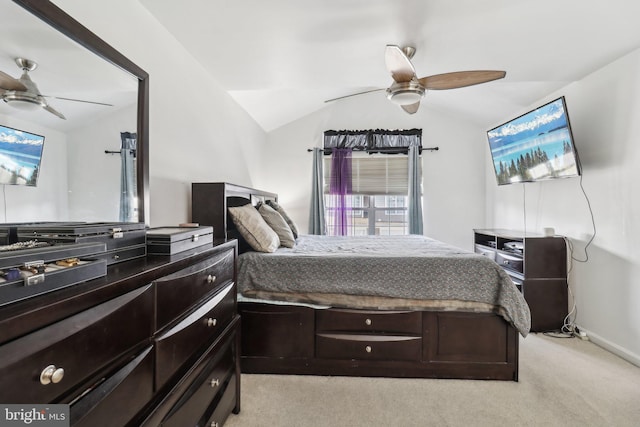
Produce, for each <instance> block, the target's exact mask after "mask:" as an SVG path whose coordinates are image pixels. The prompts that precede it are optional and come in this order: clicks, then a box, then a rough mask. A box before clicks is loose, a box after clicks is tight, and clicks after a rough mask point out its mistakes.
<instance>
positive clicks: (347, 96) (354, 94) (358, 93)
mask: <svg viewBox="0 0 640 427" xmlns="http://www.w3.org/2000/svg"><path fill="white" fill-rule="evenodd" d="M381 90H386V88H378V89H371V90H365V91H363V92H357V93H352V94H350V95H344V96H339V97H337V98H331V99H327V100H326V101H324V102H332V101H337V100H339V99H344V98H350V97H352V96H358V95H364V94H365V93H371V92H378V91H381Z"/></svg>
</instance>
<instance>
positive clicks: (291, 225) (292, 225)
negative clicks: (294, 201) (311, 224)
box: [266, 200, 298, 239]
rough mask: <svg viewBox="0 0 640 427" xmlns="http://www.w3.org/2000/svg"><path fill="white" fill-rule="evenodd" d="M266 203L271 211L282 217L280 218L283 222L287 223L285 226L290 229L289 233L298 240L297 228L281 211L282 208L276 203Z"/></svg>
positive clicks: (269, 201)
mask: <svg viewBox="0 0 640 427" xmlns="http://www.w3.org/2000/svg"><path fill="white" fill-rule="evenodd" d="M266 203H267V204H268V205H269V206H271V207H272V208H273V209H275V210H276V211H277V212H278V213H279V214H280V215H282V218H284V220H285V221H287V224H289V228H290V229H291V232H292V233H293V237H295V238H296V239H297V238H298V227H297V226H296V224H295V223H294V222H293V220H292V219H291V218H290V217H289V215H287V213H286V212H285V211H284V209H282V206H280V205H279V204H278V203H277V202H275V201H273V200H267V201H266Z"/></svg>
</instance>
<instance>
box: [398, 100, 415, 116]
mask: <svg viewBox="0 0 640 427" xmlns="http://www.w3.org/2000/svg"><path fill="white" fill-rule="evenodd" d="M400 107H402V109H403V110H404V111H406V112H407V113H409V114H415V113H416V112H418V108H420V101H418V102H416V103H415V104H409V105H401V106H400Z"/></svg>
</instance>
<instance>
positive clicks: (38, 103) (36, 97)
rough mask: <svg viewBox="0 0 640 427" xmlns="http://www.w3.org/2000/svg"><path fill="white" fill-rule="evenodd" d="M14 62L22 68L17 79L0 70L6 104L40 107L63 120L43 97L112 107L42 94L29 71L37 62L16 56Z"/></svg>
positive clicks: (0, 91) (1, 92)
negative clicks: (20, 74)
mask: <svg viewBox="0 0 640 427" xmlns="http://www.w3.org/2000/svg"><path fill="white" fill-rule="evenodd" d="M15 62H16V64H17V65H18V67H19V68H20V69H22V76H20V78H19V79H16V78H13V77H11V76H10V75H9V74H7V73H5V72H3V71H0V99H2V100H3V101H4V102H6V103H7V104H9V105H11V106H13V107H16V108H20V109H23V110H33V109H37V108H38V107H42V108H43V109H45V110H46V111H48V112H50V113H52V114H55V115H56V116H58V117H60V118H61V119H63V120H66V117H65V116H64V114H62V113H61V112H59V111H58V110H56V109H55V108H53V107H52V106H51V105H49V103H48V102H47V100H46V99H45V98H55V99H62V100H65V101H76V102H86V103H89V104H98V105H104V106H108V107H112V106H113V105H111V104H106V103H103V102H93V101H83V100H81V99H72V98H62V97H56V96H47V95H42V94H41V93H40V90H39V89H38V86H37V85H36V84H35V82H34V81H33V80H31V77H30V76H29V72H30V71H33V70H35V69H36V67H37V66H38V64H37V63H36V62H34V61H31V60H29V59H24V58H16V59H15Z"/></svg>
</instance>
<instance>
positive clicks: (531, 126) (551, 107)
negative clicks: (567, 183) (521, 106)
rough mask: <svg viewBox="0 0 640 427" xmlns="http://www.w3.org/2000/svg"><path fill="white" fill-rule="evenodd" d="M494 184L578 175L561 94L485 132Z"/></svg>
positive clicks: (573, 146)
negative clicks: (494, 175)
mask: <svg viewBox="0 0 640 427" xmlns="http://www.w3.org/2000/svg"><path fill="white" fill-rule="evenodd" d="M487 137H488V139H489V148H490V149H491V157H492V159H493V166H494V170H495V173H496V179H497V181H498V185H504V184H513V183H517V182H533V181H541V180H547V179H554V178H568V177H575V176H579V175H580V173H581V171H580V161H579V159H578V153H577V152H576V147H575V144H574V141H573V134H572V133H571V125H570V123H569V115H568V114H567V106H566V103H565V100H564V97H560V98H558V99H556V100H554V101H551V102H549V103H547V104H544V105H543V106H541V107H538V108H536V109H535V110H532V111H529V112H528V113H525V114H523V115H521V116H519V117H517V118H515V119H513V120H510V121H508V122H507V123H504V124H502V125H500V126H498V127H495V128H493V129H491V130H489V131H487Z"/></svg>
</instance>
